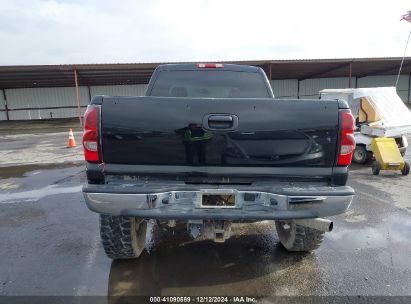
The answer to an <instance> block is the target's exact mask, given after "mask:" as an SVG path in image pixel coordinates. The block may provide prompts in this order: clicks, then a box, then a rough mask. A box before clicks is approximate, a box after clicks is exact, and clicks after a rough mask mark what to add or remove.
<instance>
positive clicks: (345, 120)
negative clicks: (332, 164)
mask: <svg viewBox="0 0 411 304" xmlns="http://www.w3.org/2000/svg"><path fill="white" fill-rule="evenodd" d="M354 128H355V121H354V117H353V116H352V114H351V112H342V113H341V133H340V137H341V138H340V147H339V149H338V160H337V165H339V166H348V165H349V164H351V160H352V155H353V153H354V150H355V138H354Z"/></svg>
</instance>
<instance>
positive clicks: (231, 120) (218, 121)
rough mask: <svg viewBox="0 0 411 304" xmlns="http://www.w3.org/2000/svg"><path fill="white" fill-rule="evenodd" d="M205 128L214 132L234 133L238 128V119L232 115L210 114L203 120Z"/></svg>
mask: <svg viewBox="0 0 411 304" xmlns="http://www.w3.org/2000/svg"><path fill="white" fill-rule="evenodd" d="M203 127H204V128H205V129H208V130H214V131H218V130H222V131H233V130H235V129H237V128H238V117H237V116H236V115H231V114H209V115H206V116H205V117H204V119H203Z"/></svg>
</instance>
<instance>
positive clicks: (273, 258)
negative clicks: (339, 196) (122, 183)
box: [0, 141, 411, 296]
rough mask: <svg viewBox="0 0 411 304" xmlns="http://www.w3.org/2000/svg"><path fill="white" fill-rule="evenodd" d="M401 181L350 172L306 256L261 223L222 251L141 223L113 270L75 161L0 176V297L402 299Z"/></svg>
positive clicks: (406, 246)
mask: <svg viewBox="0 0 411 304" xmlns="http://www.w3.org/2000/svg"><path fill="white" fill-rule="evenodd" d="M410 142H411V141H410ZM7 145H8V144H7V143H5V142H2V144H1V146H2V147H1V148H2V149H9V148H10V147H7ZM409 156H410V155H409V154H408V155H407V157H408V158H410V157H409ZM410 181H411V178H410V176H405V177H404V176H402V175H401V174H400V173H398V172H382V173H381V175H380V176H373V175H371V169H370V168H369V167H364V166H353V168H352V170H351V175H350V180H349V184H350V185H352V186H353V187H354V188H355V190H356V193H357V195H356V198H355V200H354V202H353V204H352V208H351V210H350V211H349V212H348V213H346V214H344V215H341V216H336V217H333V220H334V230H333V231H332V232H330V233H327V234H326V237H325V240H324V243H323V244H322V246H321V247H320V248H319V249H318V250H316V251H315V252H314V253H312V254H302V253H289V252H287V251H285V250H284V249H283V247H282V246H281V245H280V244H279V241H278V238H277V236H276V232H275V227H274V225H273V223H272V222H268V221H267V222H261V223H258V224H236V225H234V227H233V236H232V237H231V239H229V240H228V241H227V242H226V243H224V244H217V243H213V242H211V241H208V240H201V239H200V240H192V239H191V238H190V237H189V236H188V235H187V234H186V229H185V226H184V225H177V226H176V227H175V228H166V227H161V228H159V227H158V226H157V225H155V224H154V223H150V224H149V229H148V232H147V242H146V250H145V252H144V253H143V255H142V256H141V257H140V258H139V259H138V260H129V261H115V262H112V261H111V260H110V259H108V258H107V257H106V256H105V254H104V252H103V249H102V247H101V245H100V238H99V231H98V215H97V214H94V213H92V212H90V211H89V210H88V209H87V207H86V206H85V203H84V200H83V197H82V194H81V185H82V184H83V183H84V182H85V172H84V167H83V165H82V163H81V162H78V161H75V160H74V161H71V162H64V163H61V164H54V165H44V164H37V165H36V164H26V165H22V166H11V167H1V168H0V240H1V243H0V244H1V250H0V295H103V296H106V295H151V296H153V295H233V296H238V295H246V296H253V295H256V296H269V295H363V296H365V295H408V296H411V288H410V286H411V201H410V197H411V187H410V186H409V185H410Z"/></svg>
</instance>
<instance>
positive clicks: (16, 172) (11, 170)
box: [0, 162, 82, 179]
mask: <svg viewBox="0 0 411 304" xmlns="http://www.w3.org/2000/svg"><path fill="white" fill-rule="evenodd" d="M79 165H82V162H81V163H80V162H79V163H76V162H67V163H60V164H38V165H36V164H31V165H20V166H10V167H0V178H3V179H5V178H12V177H24V176H27V173H29V172H32V171H38V170H51V169H64V168H70V167H78V166H79Z"/></svg>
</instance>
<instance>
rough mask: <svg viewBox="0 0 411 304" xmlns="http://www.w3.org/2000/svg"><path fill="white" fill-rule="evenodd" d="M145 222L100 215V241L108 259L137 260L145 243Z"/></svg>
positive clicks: (138, 219)
mask: <svg viewBox="0 0 411 304" xmlns="http://www.w3.org/2000/svg"><path fill="white" fill-rule="evenodd" d="M146 230H147V222H146V221H144V220H143V219H140V218H135V217H125V216H112V215H105V214H100V236H101V241H102V244H103V247H104V251H105V252H106V254H107V256H108V257H109V258H112V259H114V260H116V259H133V258H138V257H139V256H140V254H141V253H142V252H143V250H144V245H145V242H146Z"/></svg>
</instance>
